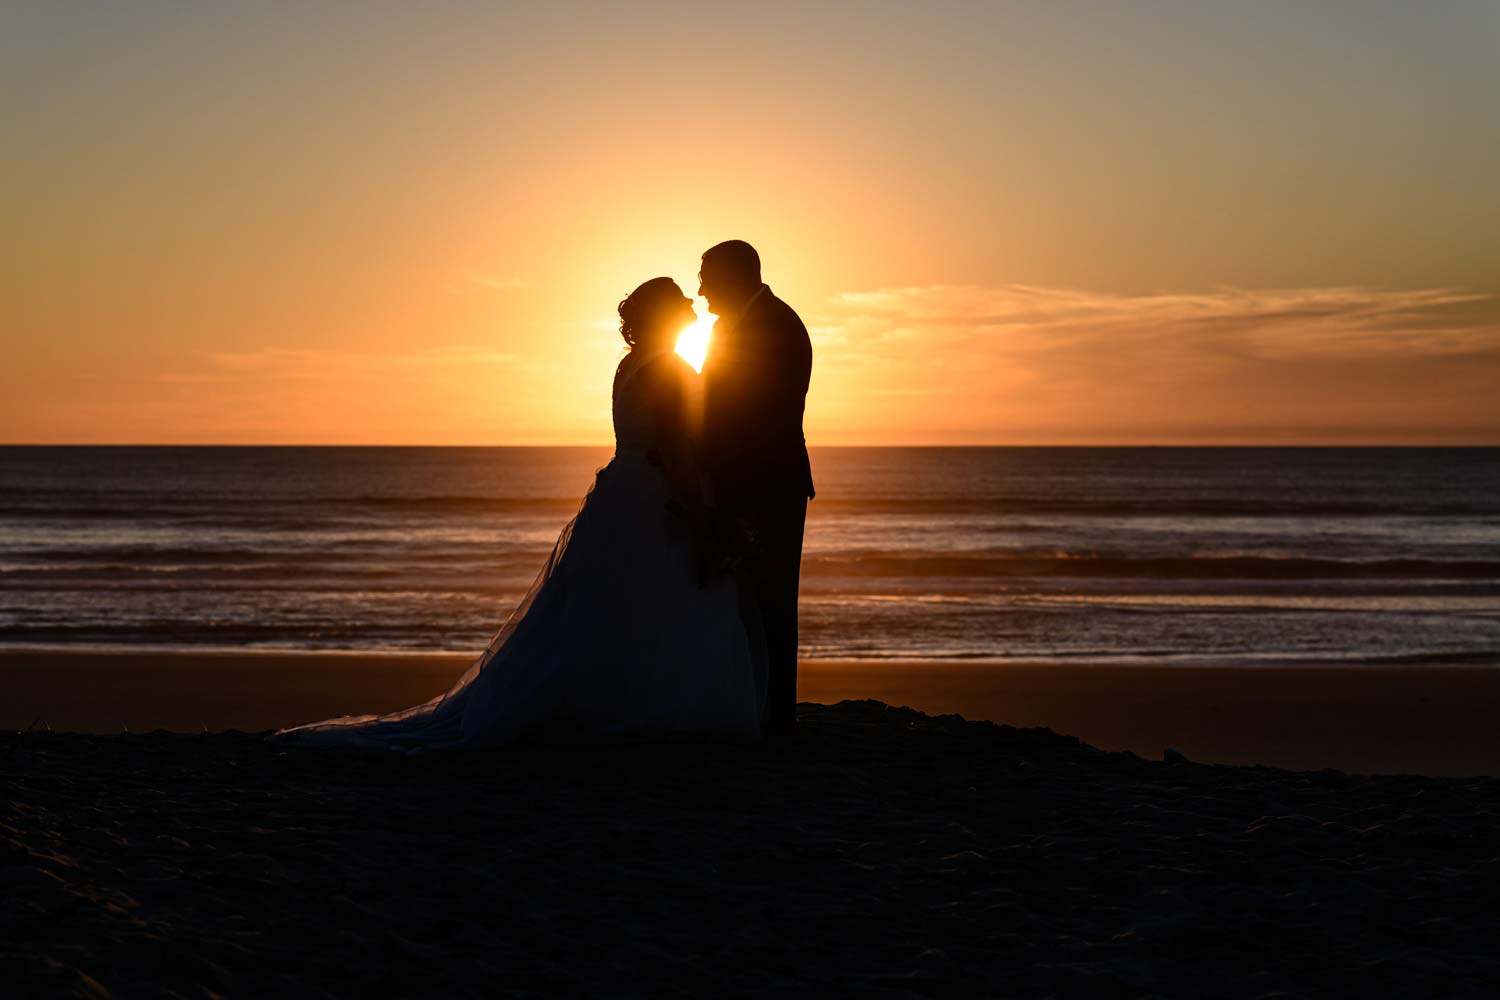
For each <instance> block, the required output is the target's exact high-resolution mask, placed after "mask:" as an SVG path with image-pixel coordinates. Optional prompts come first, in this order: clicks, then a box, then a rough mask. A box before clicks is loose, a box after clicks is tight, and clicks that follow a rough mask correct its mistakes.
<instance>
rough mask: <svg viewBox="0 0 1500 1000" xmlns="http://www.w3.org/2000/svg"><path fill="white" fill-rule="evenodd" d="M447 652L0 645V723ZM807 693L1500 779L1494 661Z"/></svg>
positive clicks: (297, 690) (289, 694) (187, 713)
mask: <svg viewBox="0 0 1500 1000" xmlns="http://www.w3.org/2000/svg"><path fill="white" fill-rule="evenodd" d="M470 659H471V658H470V657H468V656H455V655H452V654H441V653H419V654H352V653H349V654H340V653H268V652H207V651H205V652H176V653H157V652H139V651H136V652H95V651H77V652H40V651H19V650H17V651H4V652H0V731H3V730H6V729H26V728H27V727H34V728H37V729H47V728H51V729H54V730H73V731H79V732H97V733H118V732H121V731H123V730H127V729H128V730H130V731H131V732H145V731H147V730H152V729H170V730H174V731H178V732H188V733H197V732H202V731H203V730H205V729H207V730H209V731H210V732H216V731H219V730H225V729H242V730H245V731H247V732H252V731H256V730H261V729H274V728H278V727H282V726H289V725H295V724H297V723H299V722H311V721H313V720H315V719H327V718H330V717H332V716H335V715H360V714H364V713H366V712H392V711H395V710H397V709H401V708H406V707H408V706H410V705H417V704H420V703H422V702H424V701H426V700H427V699H428V698H431V697H433V696H434V695H437V694H441V693H442V692H443V691H446V690H447V689H448V687H449V685H451V684H452V683H453V681H454V679H455V678H457V677H458V676H459V675H460V674H462V673H463V672H464V669H465V668H466V667H467V666H468V665H469V662H470ZM798 693H799V695H800V696H801V698H802V699H803V700H804V701H815V702H822V703H824V704H832V703H834V702H837V701H844V700H846V699H856V700H857V699H864V698H875V699H878V700H880V701H884V702H887V703H889V704H892V705H910V706H911V707H913V708H916V709H919V710H921V711H924V712H929V713H932V714H945V713H950V712H956V713H959V714H961V715H963V716H965V717H967V718H971V719H989V720H991V721H994V722H1003V723H1006V724H1008V725H1012V726H1042V727H1046V728H1048V729H1055V730H1057V731H1058V732H1062V733H1071V734H1073V735H1075V736H1077V737H1079V738H1080V739H1082V740H1084V741H1086V742H1088V743H1091V744H1093V745H1094V746H1097V747H1102V748H1104V749H1106V750H1132V751H1134V752H1136V753H1138V754H1141V755H1143V756H1147V757H1159V756H1160V755H1161V751H1162V748H1164V747H1175V748H1176V749H1178V750H1181V751H1182V752H1183V753H1185V754H1187V755H1188V756H1189V757H1191V758H1193V759H1194V760H1203V761H1212V762H1214V763H1220V764H1268V765H1272V766H1275V767H1287V768H1294V769H1297V770H1319V769H1321V768H1325V767H1335V768H1338V769H1340V770H1343V771H1356V772H1361V773H1387V774H1442V775H1449V776H1452V777H1467V776H1470V775H1478V774H1490V775H1500V669H1496V668H1495V667H1494V666H1457V665H1446V666H1445V665H1439V664H1423V665H1421V666H1409V667H1408V666H1358V667H1340V666H1316V665H1312V664H1299V665H1296V666H1285V667H1277V666H1254V667H1245V666H1240V667H1229V666H1204V665H1196V666H1190V665H1182V666H1160V665H1150V664H1140V665H1129V666H1125V665H1119V664H1111V665H1104V664H1061V663H1046V664H1026V663H1005V664H998V663H975V662H964V661H956V662H955V661H946V662H933V661H928V662H920V661H914V662H863V663H837V662H828V661H821V660H811V661H804V662H803V663H802V667H801V672H800V675H799V678H798Z"/></svg>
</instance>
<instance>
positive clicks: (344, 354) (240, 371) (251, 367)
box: [156, 346, 554, 383]
mask: <svg viewBox="0 0 1500 1000" xmlns="http://www.w3.org/2000/svg"><path fill="white" fill-rule="evenodd" d="M202 359H203V361H204V363H205V365H206V367H207V368H208V370H207V371H193V372H165V373H162V374H160V375H157V376H156V380H157V381H160V382H176V383H193V382H215V381H233V380H236V379H240V378H247V377H254V378H257V379H266V380H271V381H325V380H335V381H349V380H356V379H362V378H368V377H394V378H397V379H399V378H403V377H405V378H426V377H442V378H447V377H450V376H452V375H453V374H455V373H459V374H462V373H464V372H469V371H477V370H479V369H483V368H496V367H498V368H505V369H508V370H512V371H515V370H522V371H531V372H548V371H551V370H552V369H553V367H554V366H552V365H551V364H548V363H547V362H542V361H538V360H536V359H533V358H527V357H523V356H521V355H517V354H507V353H505V352H503V351H494V350H490V349H488V348H483V347H469V346H455V347H440V348H432V349H430V350H425V351H412V352H397V353H379V352H374V351H333V350H305V349H299V348H286V347H267V348H262V349H261V350H257V351H245V352H228V351H221V352H214V353H210V354H206V355H203V356H202Z"/></svg>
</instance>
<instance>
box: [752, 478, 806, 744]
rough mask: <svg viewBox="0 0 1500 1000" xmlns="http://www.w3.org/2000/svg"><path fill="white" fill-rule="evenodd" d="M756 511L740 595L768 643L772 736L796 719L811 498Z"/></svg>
mask: <svg viewBox="0 0 1500 1000" xmlns="http://www.w3.org/2000/svg"><path fill="white" fill-rule="evenodd" d="M756 506H757V509H756V511H755V512H754V515H753V517H752V524H753V527H754V530H755V539H756V544H755V547H754V550H753V552H752V553H751V555H750V557H749V558H747V559H746V560H745V564H744V565H743V566H742V567H741V573H740V592H741V597H742V598H743V599H746V601H745V603H747V604H751V605H753V608H747V609H746V610H747V612H751V613H747V615H746V621H747V624H750V625H751V626H752V629H751V630H752V631H755V630H754V628H753V625H754V623H755V620H756V619H758V623H759V625H760V631H761V633H762V635H763V637H764V640H765V652H766V660H767V665H768V667H769V675H768V677H767V679H766V714H765V719H764V723H765V728H766V730H767V731H768V732H774V731H776V730H779V729H785V728H786V727H788V726H791V725H792V724H793V723H794V722H795V719H796V708H797V588H798V584H799V582H800V580H801V573H802V531H803V528H804V527H805V525H806V522H807V498H806V497H800V496H793V497H784V498H774V499H770V500H767V501H765V502H763V503H761V504H757V505H756ZM747 590H748V593H746V591H747ZM752 641H753V640H752Z"/></svg>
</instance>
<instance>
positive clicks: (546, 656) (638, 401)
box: [268, 278, 766, 750]
mask: <svg viewBox="0 0 1500 1000" xmlns="http://www.w3.org/2000/svg"><path fill="white" fill-rule="evenodd" d="M619 311H620V336H622V337H623V338H624V339H625V343H626V345H627V346H628V347H629V349H630V353H629V354H627V355H626V356H625V359H624V360H623V361H621V362H620V367H619V369H618V370H617V371H616V372H615V382H614V394H613V396H614V399H613V407H612V410H613V417H614V429H615V455H614V458H612V459H611V460H610V462H609V464H607V465H605V466H604V468H602V469H600V470H599V473H598V476H597V477H596V478H595V480H594V485H593V488H592V489H590V490H589V492H588V495H587V496H586V497H585V498H584V501H583V505H582V506H581V507H580V508H579V510H578V513H577V515H576V516H575V517H574V518H573V520H572V521H570V522H569V523H568V525H567V526H566V527H564V528H563V530H562V535H561V536H560V537H559V538H558V540H557V545H556V546H555V547H554V548H553V549H552V554H551V556H550V557H549V558H548V559H547V563H546V565H545V566H543V567H542V571H541V574H540V575H539V576H538V577H537V578H536V582H535V583H533V584H532V586H531V590H530V591H528V592H527V594H526V597H525V598H524V599H523V600H522V601H521V603H520V605H519V606H518V607H517V608H516V610H515V611H514V612H513V613H512V614H511V616H510V618H509V619H508V620H507V621H506V623H505V625H504V626H503V627H502V628H501V629H500V631H499V632H497V633H496V634H495V637H494V638H493V639H491V640H490V643H489V645H488V646H486V647H485V649H484V652H483V653H481V654H480V655H479V658H478V659H477V660H475V661H474V663H473V664H472V665H471V666H470V667H469V669H468V670H467V671H465V672H464V674H463V676H461V677H460V678H459V679H458V681H457V683H455V684H454V685H453V687H452V688H450V689H449V690H448V692H447V693H446V694H442V695H439V696H438V697H436V698H433V699H432V700H431V701H428V702H425V703H424V704H421V705H417V706H416V707H414V708H408V709H405V710H403V711H400V712H393V713H391V714H390V715H379V716H377V715H360V716H344V717H342V718H337V719H329V720H326V721H323V722H312V723H308V724H306V725H301V726H295V727H292V728H290V729H283V730H280V731H279V732H276V733H273V734H272V735H271V736H269V737H268V739H270V740H273V741H275V742H278V743H289V744H298V745H313V746H342V747H369V748H389V749H408V750H411V749H418V748H424V747H425V748H437V747H443V748H457V747H495V746H503V745H507V744H512V743H516V742H520V741H537V742H549V743H557V742H575V743H591V742H608V741H616V740H629V739H643V738H672V737H678V738H721V739H742V740H755V739H758V738H759V737H760V733H761V711H762V708H763V706H764V703H765V691H766V670H765V658H764V655H763V654H762V653H761V652H759V650H760V648H761V647H762V645H763V644H762V643H759V642H752V640H751V633H749V632H747V630H746V626H745V624H744V622H743V621H742V619H741V616H740V610H739V600H738V594H737V592H736V585H735V581H734V579H733V578H732V577H731V576H728V575H721V576H718V577H716V578H713V579H710V580H708V581H706V582H704V583H702V584H701V586H700V580H699V575H698V572H697V568H696V565H697V564H696V560H695V556H694V552H693V539H692V529H691V525H690V522H689V521H688V520H687V518H686V517H684V516H683V514H684V512H687V511H690V510H696V506H697V499H698V497H699V486H698V483H699V477H698V466H697V462H696V458H695V438H696V436H697V435H696V433H695V432H696V430H697V420H696V412H695V411H696V410H697V409H698V401H699V400H700V399H701V395H700V391H699V382H698V375H697V373H696V372H694V371H693V369H692V368H691V367H690V366H689V365H688V364H687V363H686V362H685V361H683V360H682V359H681V358H680V357H678V356H677V354H676V352H675V350H674V345H675V341H676V338H677V335H678V333H680V332H681V330H682V329H683V328H684V327H685V326H687V324H688V323H690V322H692V320H693V319H694V313H693V305H692V301H691V300H690V299H688V298H687V296H685V295H683V293H682V289H680V288H679V287H678V286H677V284H676V282H674V281H672V280H671V279H670V278H653V279H652V280H650V281H648V282H646V283H645V284H643V285H641V286H640V287H639V288H637V289H636V290H635V291H634V292H631V293H630V295H629V297H627V298H626V299H625V300H624V301H623V302H621V303H620V306H619ZM752 648H754V649H755V650H756V651H755V652H752Z"/></svg>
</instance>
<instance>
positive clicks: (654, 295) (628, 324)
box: [620, 278, 698, 350]
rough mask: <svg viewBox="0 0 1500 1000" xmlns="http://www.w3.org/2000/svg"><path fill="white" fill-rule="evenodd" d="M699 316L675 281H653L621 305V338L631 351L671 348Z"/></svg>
mask: <svg viewBox="0 0 1500 1000" xmlns="http://www.w3.org/2000/svg"><path fill="white" fill-rule="evenodd" d="M697 316H698V314H697V313H695V312H694V311H693V300H692V299H690V298H688V297H687V296H686V295H684V294H682V289H681V288H678V287H677V282H675V281H673V280H672V279H671V278H652V279H651V280H650V281H648V282H646V283H645V284H643V285H641V287H639V288H637V289H636V290H635V291H633V292H631V293H630V294H629V295H627V296H625V298H624V300H623V301H621V302H620V336H621V337H622V338H623V339H624V341H625V343H626V345H628V346H629V347H630V349H631V350H635V349H636V348H638V347H641V348H646V349H648V350H651V349H655V348H658V347H660V348H669V347H672V346H673V345H675V344H676V342H677V335H678V334H679V333H681V332H682V330H683V328H684V327H686V326H687V325H688V324H689V323H691V322H692V321H693V320H694V319H696V318H697Z"/></svg>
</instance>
